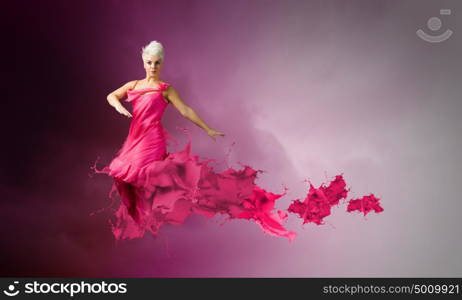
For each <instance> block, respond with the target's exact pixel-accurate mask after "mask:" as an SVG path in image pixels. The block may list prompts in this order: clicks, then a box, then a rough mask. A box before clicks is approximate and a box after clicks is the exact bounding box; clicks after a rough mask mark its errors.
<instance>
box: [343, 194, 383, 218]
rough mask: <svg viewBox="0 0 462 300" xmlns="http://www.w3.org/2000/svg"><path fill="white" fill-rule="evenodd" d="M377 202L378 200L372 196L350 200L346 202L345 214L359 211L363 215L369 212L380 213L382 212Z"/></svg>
mask: <svg viewBox="0 0 462 300" xmlns="http://www.w3.org/2000/svg"><path fill="white" fill-rule="evenodd" d="M379 201H380V198H377V197H375V196H374V194H370V195H369V196H363V197H362V198H358V199H351V200H350V201H349V202H348V207H347V212H352V211H359V212H362V213H363V214H364V215H367V214H368V213H370V212H371V211H375V212H376V213H380V212H382V211H383V208H382V207H381V206H380V203H379Z"/></svg>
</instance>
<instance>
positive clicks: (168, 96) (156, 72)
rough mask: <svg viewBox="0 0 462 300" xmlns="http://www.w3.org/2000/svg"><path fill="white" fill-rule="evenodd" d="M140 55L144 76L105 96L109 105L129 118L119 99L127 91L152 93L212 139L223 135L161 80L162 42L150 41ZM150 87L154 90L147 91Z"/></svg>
mask: <svg viewBox="0 0 462 300" xmlns="http://www.w3.org/2000/svg"><path fill="white" fill-rule="evenodd" d="M141 57H142V59H143V65H144V69H145V70H146V78H144V79H143V80H133V81H130V82H127V83H126V84H124V85H123V86H122V87H120V88H118V89H117V90H115V91H113V92H112V93H110V94H109V95H108V96H107V100H108V102H109V104H110V105H111V106H113V107H114V108H115V109H116V110H117V111H118V112H119V113H121V114H122V115H124V116H127V117H129V118H131V117H132V114H131V113H130V112H129V111H128V110H127V109H126V108H125V107H124V106H122V104H121V103H120V102H119V100H120V99H122V98H125V97H126V96H127V94H128V92H129V91H131V92H133V93H136V92H138V91H140V92H142V94H145V95H146V94H147V95H149V94H154V95H153V96H154V97H156V98H159V97H163V98H164V99H163V100H164V101H165V102H166V104H168V103H172V104H173V106H174V107H175V108H176V109H177V110H178V111H179V112H180V113H181V115H182V116H183V117H185V118H187V119H189V120H190V121H191V122H193V123H194V124H196V125H197V126H199V127H201V128H202V129H204V130H205V131H206V132H207V134H208V135H209V136H210V137H212V138H213V140H215V136H217V135H221V136H224V134H223V133H221V132H219V131H216V130H214V129H211V128H210V127H209V126H208V125H207V124H205V122H204V121H203V120H202V119H201V118H200V117H199V115H198V114H197V113H196V112H195V111H194V110H193V109H192V108H191V107H190V106H188V105H187V104H185V103H184V102H183V100H182V99H181V98H180V96H179V94H178V92H177V91H176V90H175V89H174V88H173V87H172V86H171V85H169V84H167V83H165V82H163V81H161V79H160V72H161V70H162V67H163V63H164V50H163V46H162V44H160V43H159V42H156V41H152V42H151V43H149V44H148V45H147V46H146V47H144V48H143V49H142V53H141ZM135 87H138V89H136V90H135ZM150 89H153V90H154V91H149V90H150ZM156 91H161V93H158V94H156ZM152 102H154V101H152ZM160 117H161V115H160Z"/></svg>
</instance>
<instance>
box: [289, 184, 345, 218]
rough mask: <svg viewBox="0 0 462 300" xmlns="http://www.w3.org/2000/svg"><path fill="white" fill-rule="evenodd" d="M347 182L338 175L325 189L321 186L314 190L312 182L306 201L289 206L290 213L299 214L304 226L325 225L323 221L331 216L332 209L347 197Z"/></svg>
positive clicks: (294, 202)
mask: <svg viewBox="0 0 462 300" xmlns="http://www.w3.org/2000/svg"><path fill="white" fill-rule="evenodd" d="M345 186H346V184H345V180H343V177H342V175H337V176H336V177H335V179H334V180H333V181H332V182H331V183H330V184H329V186H327V187H325V186H324V185H321V186H320V187H319V188H314V186H313V185H312V184H311V182H310V190H309V192H308V195H307V196H306V198H305V200H303V202H302V201H300V200H298V199H297V200H294V201H293V203H292V204H291V205H290V206H289V209H288V211H289V212H291V213H295V214H298V215H299V217H300V218H302V219H303V224H306V223H310V222H312V223H315V224H317V225H321V224H324V223H323V219H324V218H325V217H327V216H328V215H330V213H331V208H332V206H334V205H337V204H338V203H339V200H340V199H342V198H345V197H346V196H347V193H348V190H346V189H345Z"/></svg>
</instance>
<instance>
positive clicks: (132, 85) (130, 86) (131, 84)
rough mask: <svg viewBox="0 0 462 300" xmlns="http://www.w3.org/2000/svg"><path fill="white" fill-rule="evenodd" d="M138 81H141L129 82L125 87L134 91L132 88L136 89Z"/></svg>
mask: <svg viewBox="0 0 462 300" xmlns="http://www.w3.org/2000/svg"><path fill="white" fill-rule="evenodd" d="M138 81H139V80H138V79H135V80H131V81H129V82H127V83H126V84H125V85H124V86H125V87H127V88H128V89H132V88H134V87H135V84H136V83H137V82H138Z"/></svg>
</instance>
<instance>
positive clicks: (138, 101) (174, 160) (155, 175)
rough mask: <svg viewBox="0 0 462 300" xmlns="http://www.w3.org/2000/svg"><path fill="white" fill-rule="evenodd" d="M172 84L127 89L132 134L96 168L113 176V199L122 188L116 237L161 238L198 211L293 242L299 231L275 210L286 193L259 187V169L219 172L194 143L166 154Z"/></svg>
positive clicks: (114, 224) (116, 217) (115, 231)
mask: <svg viewBox="0 0 462 300" xmlns="http://www.w3.org/2000/svg"><path fill="white" fill-rule="evenodd" d="M168 86H169V85H168V84H167V83H161V84H160V85H159V87H158V89H154V88H145V89H140V90H129V91H128V96H127V99H126V100H125V101H126V102H129V103H131V104H132V105H133V111H132V115H133V118H132V121H131V124H130V129H129V133H128V136H127V138H126V140H125V142H124V144H123V146H122V148H121V149H120V150H119V151H118V153H117V156H116V157H115V158H114V159H113V160H112V162H111V163H110V164H109V166H108V167H105V168H104V169H102V170H97V169H96V164H95V166H94V167H93V169H94V170H95V172H96V173H105V174H108V175H109V176H111V177H113V179H114V185H113V187H112V190H111V192H110V196H111V197H112V194H113V192H114V191H116V190H117V191H118V194H119V197H120V199H121V202H120V206H119V208H118V209H117V211H116V212H115V222H111V223H112V231H113V233H114V235H115V237H116V238H117V239H130V238H138V237H142V236H143V235H144V233H145V232H146V231H149V232H151V233H152V234H154V235H157V233H158V231H159V229H160V227H161V226H162V225H165V224H172V225H181V224H183V222H184V220H185V219H186V218H187V217H188V216H189V215H191V214H193V213H195V214H200V215H203V216H205V217H209V218H210V217H213V216H214V215H216V214H218V213H220V214H225V215H227V216H228V217H229V219H248V220H253V221H255V222H256V223H257V224H258V225H259V226H260V227H261V228H262V229H263V230H264V232H266V233H268V234H271V235H276V236H283V237H287V238H289V239H290V240H292V239H293V238H294V236H295V233H294V232H292V231H288V230H286V229H285V228H284V227H283V225H282V222H283V221H284V220H285V219H286V218H287V214H286V213H285V212H283V211H277V212H272V211H273V210H274V204H275V201H276V199H278V198H280V197H281V196H283V195H284V194H273V193H270V192H267V191H265V190H264V189H262V188H260V187H258V186H257V185H256V184H255V183H254V182H255V180H256V177H257V174H258V172H259V171H256V170H254V169H253V168H251V167H249V166H244V168H243V169H242V170H234V169H233V168H229V169H227V170H225V171H223V172H220V173H217V172H215V171H214V170H213V168H212V167H210V166H209V165H208V163H209V162H210V160H205V161H199V157H198V156H197V155H192V154H191V153H190V150H191V141H189V142H188V144H187V145H186V147H185V148H184V149H183V150H182V151H179V152H175V153H167V143H166V138H167V137H168V133H167V132H166V131H165V130H164V128H163V126H162V124H161V119H162V115H163V114H164V111H165V109H166V108H167V106H168V102H167V101H166V100H165V99H164V97H163V95H162V92H163V91H164V90H165V89H167V88H168Z"/></svg>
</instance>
